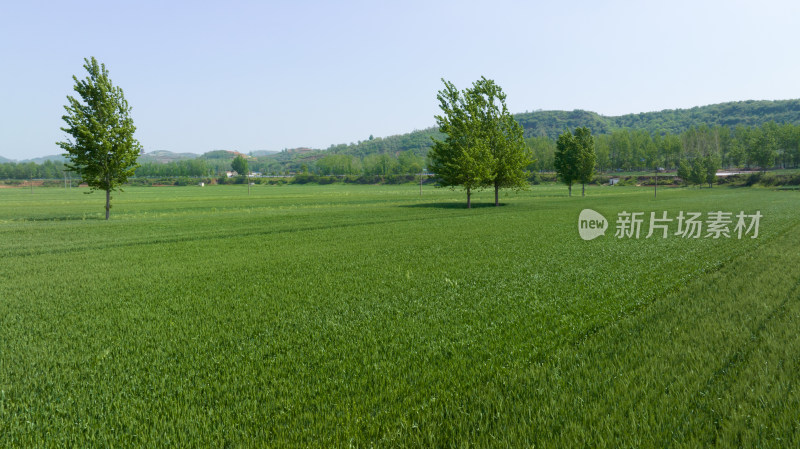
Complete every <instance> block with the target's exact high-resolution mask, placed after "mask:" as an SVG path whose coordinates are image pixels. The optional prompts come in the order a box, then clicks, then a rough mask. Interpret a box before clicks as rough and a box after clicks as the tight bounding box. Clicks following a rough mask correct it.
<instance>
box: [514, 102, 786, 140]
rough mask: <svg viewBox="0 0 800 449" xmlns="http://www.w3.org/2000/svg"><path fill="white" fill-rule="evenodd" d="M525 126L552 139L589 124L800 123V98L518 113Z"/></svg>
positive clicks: (671, 127) (682, 127)
mask: <svg viewBox="0 0 800 449" xmlns="http://www.w3.org/2000/svg"><path fill="white" fill-rule="evenodd" d="M514 117H516V119H517V120H518V121H519V122H520V123H521V124H522V126H523V128H525V137H539V136H547V137H550V138H552V139H556V138H558V135H559V134H560V133H562V132H564V130H565V129H575V128H576V127H578V126H588V127H589V128H590V129H591V130H592V132H593V133H594V134H606V133H609V132H611V131H613V130H615V129H622V128H628V129H644V130H647V131H649V132H651V133H659V134H662V133H671V134H680V133H682V132H684V131H686V130H687V129H689V128H691V127H692V126H700V125H708V126H714V125H718V126H727V127H734V126H736V125H744V126H760V125H762V124H764V123H767V122H776V123H791V124H795V125H797V124H800V100H780V101H753V100H750V101H736V102H729V103H719V104H712V105H708V106H696V107H693V108H691V109H665V110H663V111H659V112H643V113H639V114H627V115H621V116H616V117H606V116H603V115H600V114H597V113H594V112H588V111H581V110H575V111H571V112H567V111H537V112H529V113H524V114H516V115H515V116H514Z"/></svg>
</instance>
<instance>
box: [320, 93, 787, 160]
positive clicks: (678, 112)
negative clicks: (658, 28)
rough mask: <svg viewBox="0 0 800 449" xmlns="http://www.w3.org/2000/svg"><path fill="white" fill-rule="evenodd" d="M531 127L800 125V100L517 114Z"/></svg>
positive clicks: (419, 140)
mask: <svg viewBox="0 0 800 449" xmlns="http://www.w3.org/2000/svg"><path fill="white" fill-rule="evenodd" d="M514 117H515V118H516V119H517V121H519V122H520V124H522V127H523V128H524V129H525V137H544V136H546V137H549V138H551V139H556V138H558V135H559V134H561V133H562V132H564V130H565V129H570V130H574V129H575V128H577V127H579V126H587V127H589V128H590V129H591V130H592V133H593V134H607V133H610V132H611V131H613V130H615V129H624V128H627V129H644V130H647V131H649V132H651V133H659V134H661V133H671V134H680V133H682V132H684V131H686V130H687V129H689V128H691V127H693V126H700V125H708V126H713V125H719V126H727V127H734V126H736V125H744V126H759V125H761V124H763V123H767V122H776V123H791V124H795V125H800V100H778V101H766V100H765V101H754V100H749V101H736V102H729V103H719V104H713V105H708V106H697V107H694V108H691V109H666V110H663V111H658V112H643V113H639V114H627V115H621V116H616V117H609V116H603V115H600V114H597V113H595V112H590V111H583V110H574V111H535V112H526V113H521V114H515V115H514ZM431 136H435V137H437V138H443V136H442V135H441V134H440V133H439V132H438V130H437V129H436V128H428V129H424V130H417V131H413V132H410V133H407V134H401V135H396V136H389V137H386V138H374V139H370V140H365V141H363V142H358V143H351V144H349V145H346V144H341V145H331V147H330V148H328V152H329V153H337V154H349V155H353V156H359V157H363V156H366V155H369V154H375V153H397V152H400V151H408V150H412V151H414V152H415V153H417V154H421V155H422V154H425V153H427V151H428V148H430V146H431Z"/></svg>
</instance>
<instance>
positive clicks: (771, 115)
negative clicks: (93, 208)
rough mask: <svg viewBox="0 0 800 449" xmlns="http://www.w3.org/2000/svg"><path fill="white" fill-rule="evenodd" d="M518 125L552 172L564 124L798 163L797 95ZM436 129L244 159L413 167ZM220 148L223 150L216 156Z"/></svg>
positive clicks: (20, 170)
mask: <svg viewBox="0 0 800 449" xmlns="http://www.w3.org/2000/svg"><path fill="white" fill-rule="evenodd" d="M514 117H515V118H516V119H517V121H518V122H520V124H521V125H522V126H523V128H524V132H525V137H526V139H525V140H526V143H527V144H528V146H530V147H531V149H532V151H533V153H534V158H535V159H536V162H534V163H533V164H532V165H531V166H530V167H529V169H530V170H535V171H552V170H553V169H554V167H553V158H554V154H555V139H556V138H557V137H558V134H560V133H562V132H563V131H564V130H565V129H572V128H575V127H578V126H587V127H588V128H589V129H590V130H591V131H592V134H593V135H594V136H595V142H596V151H597V169H598V170H599V171H603V172H607V171H613V170H626V171H627V170H651V169H653V168H656V167H661V168H665V169H668V170H675V169H677V167H678V165H679V162H680V160H692V159H694V158H696V157H706V156H714V157H718V158H719V159H720V161H721V165H722V167H724V168H734V167H735V168H755V167H758V168H774V167H781V168H794V167H798V166H800V100H780V101H744V102H732V103H721V104H717V105H710V106H702V107H695V108H692V109H676V110H665V111H660V112H649V113H641V114H628V115H623V116H618V117H605V116H602V115H599V114H596V113H594V112H588V111H582V110H575V111H536V112H527V113H522V114H516V115H515V116H514ZM431 137H437V138H441V137H442V135H441V134H440V133H439V132H438V130H436V129H435V128H429V129H425V130H418V131H414V132H411V133H407V134H402V135H397V136H389V137H386V138H374V137H372V136H370V138H369V139H367V140H364V141H360V142H357V143H351V144H340V145H331V146H330V147H329V148H328V149H326V150H314V151H309V152H288V151H284V152H281V153H277V154H275V155H269V156H259V157H254V158H252V159H250V161H249V164H250V168H251V170H252V171H255V172H261V173H264V174H272V175H285V174H293V173H302V172H310V173H315V174H321V175H357V174H365V175H390V174H404V173H419V171H421V170H422V169H423V168H424V167H425V165H426V161H425V156H426V155H427V152H428V150H429V149H430V146H431V144H432V141H431ZM220 153H226V154H228V157H221V156H220ZM232 159H233V155H232V154H230V153H227V152H220V151H213V152H209V153H206V154H205V155H203V156H201V157H198V158H196V159H185V160H180V161H171V162H166V163H163V162H145V163H142V166H141V167H139V168H138V169H137V171H136V176H138V177H177V176H190V177H201V176H220V175H222V174H224V172H225V171H227V170H230V162H231V160H232ZM63 177H64V173H63V164H62V163H61V162H59V161H45V162H44V163H41V164H37V163H34V162H21V163H17V162H6V163H2V164H0V179H31V178H36V179H59V178H63Z"/></svg>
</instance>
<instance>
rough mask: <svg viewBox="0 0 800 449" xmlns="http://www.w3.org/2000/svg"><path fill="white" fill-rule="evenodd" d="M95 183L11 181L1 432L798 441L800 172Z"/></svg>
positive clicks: (1, 335) (77, 443)
mask: <svg viewBox="0 0 800 449" xmlns="http://www.w3.org/2000/svg"><path fill="white" fill-rule="evenodd" d="M84 191H85V189H77V188H74V189H67V190H65V189H57V188H37V189H34V190H33V191H30V190H27V189H2V190H0V242H2V244H0V256H2V257H0V274H1V275H2V282H0V447H11V448H16V447H20V448H27V447H181V448H189V447H321V448H323V447H324V448H329V447H362V448H369V447H453V448H455V447H458V448H463V447H493V448H494V447H509V448H524V447H609V448H611V447H613V448H619V447H721V448H730V447H776V448H783V447H798V445H800V384H799V383H800V333H799V332H798V330H800V192H797V191H773V190H767V189H760V188H740V189H734V188H720V187H715V188H713V189H696V188H695V189H687V188H674V189H663V190H659V192H658V199H654V198H653V192H652V190H651V189H645V188H637V187H596V186H591V187H589V188H588V189H587V196H586V197H584V198H581V197H580V196H573V197H571V198H568V197H567V195H566V193H567V189H566V187H564V186H534V187H533V188H532V189H531V190H530V191H527V192H521V193H518V194H514V193H509V194H505V195H503V196H501V202H502V203H503V205H502V206H501V207H498V208H495V207H494V206H493V204H492V203H493V193H492V192H488V191H487V192H482V193H478V194H476V195H475V196H474V197H473V202H474V204H475V206H477V207H475V208H473V209H472V210H467V209H466V208H465V207H464V205H465V195H464V194H463V193H461V192H452V191H449V190H442V189H434V188H432V187H427V186H425V187H423V192H422V195H420V192H419V186H414V185H403V186H351V185H328V186H316V185H301V186H261V185H257V186H254V187H253V188H252V191H251V194H250V195H248V193H247V187H246V186H241V185H240V186H209V187H203V188H201V187H198V186H192V187H169V188H158V187H150V188H147V187H141V188H133V187H131V188H128V189H126V191H125V192H124V193H117V194H115V195H114V199H113V200H112V205H113V208H112V210H111V221H109V222H106V221H105V220H103V219H102V218H103V214H104V211H103V201H104V197H103V195H102V193H95V194H92V195H84V194H83V192H84ZM577 191H578V192H579V191H580V190H579V189H577ZM585 208H591V209H593V210H596V211H598V212H599V213H601V214H603V215H604V216H605V217H606V218H607V219H608V220H609V226H610V227H609V229H608V231H607V233H606V235H605V236H601V237H599V238H597V239H595V240H591V241H584V240H582V239H581V238H580V237H579V234H578V215H579V214H580V212H581V210H582V209H585ZM623 211H627V212H644V213H645V216H646V217H645V218H649V213H650V212H657V213H659V214H660V213H661V212H662V211H667V212H668V214H669V216H670V217H673V218H674V217H675V216H677V215H678V212H679V211H687V212H688V211H695V212H702V213H703V214H704V215H705V214H706V213H707V212H711V211H726V212H732V213H733V214H734V215H735V214H737V213H739V212H740V211H744V212H746V213H748V214H752V213H755V212H756V211H760V213H761V215H762V216H763V217H762V218H761V221H760V227H759V235H758V237H757V238H755V239H753V238H750V236H749V235H748V236H745V237H744V238H742V239H739V238H737V237H736V235H735V234H733V235H732V237H731V238H725V237H722V238H720V239H712V238H710V237H709V238H704V237H701V238H698V239H685V238H681V237H678V236H674V235H670V236H669V237H668V238H661V237H660V234H659V236H658V237H651V238H645V235H646V225H647V221H646V222H645V227H644V228H643V232H642V235H641V236H640V238H638V239H635V238H622V239H620V238H616V237H615V236H614V221H615V219H616V217H617V214H618V213H620V212H623ZM671 226H672V228H671V233H672V232H674V231H675V230H676V229H677V225H676V223H674V222H673V223H672V224H671Z"/></svg>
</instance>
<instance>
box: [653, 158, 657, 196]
mask: <svg viewBox="0 0 800 449" xmlns="http://www.w3.org/2000/svg"><path fill="white" fill-rule="evenodd" d="M653 198H658V164H656V187H655V189H653Z"/></svg>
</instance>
